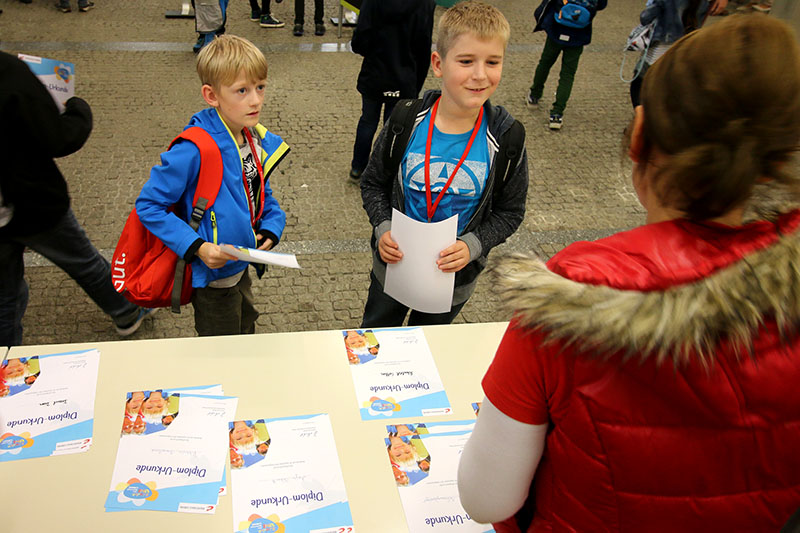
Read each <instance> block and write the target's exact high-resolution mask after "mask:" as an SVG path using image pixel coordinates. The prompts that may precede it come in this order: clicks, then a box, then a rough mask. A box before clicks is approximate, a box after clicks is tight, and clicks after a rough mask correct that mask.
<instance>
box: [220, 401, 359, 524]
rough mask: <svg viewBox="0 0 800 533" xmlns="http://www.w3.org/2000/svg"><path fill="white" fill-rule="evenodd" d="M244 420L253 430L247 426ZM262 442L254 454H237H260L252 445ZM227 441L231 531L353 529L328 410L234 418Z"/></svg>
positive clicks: (256, 446) (256, 445)
mask: <svg viewBox="0 0 800 533" xmlns="http://www.w3.org/2000/svg"><path fill="white" fill-rule="evenodd" d="M246 423H249V427H250V428H251V429H252V430H253V431H251V432H249V433H248V432H247V431H246V428H245V427H244V424H246ZM261 424H263V425H264V426H265V429H266V432H267V433H268V436H267V437H265V433H264V429H263V428H262V427H260V425H261ZM240 429H242V431H239V430H240ZM267 441H268V447H267V449H266V450H264V449H263V448H262V449H261V452H263V456H262V457H260V458H259V459H253V460H250V461H247V460H245V459H244V457H242V458H241V460H239V459H236V455H246V454H248V453H249V454H251V455H261V452H259V451H258V450H257V448H258V447H259V445H260V444H264V443H265V442H267ZM230 445H231V450H232V454H231V459H232V462H231V491H232V493H233V494H232V496H231V499H232V503H233V530H234V531H235V532H238V533H250V532H251V531H274V532H293V531H304V532H305V531H321V532H322V531H324V532H328V531H330V532H336V531H352V526H353V519H352V517H351V515H350V505H349V504H348V502H347V493H346V491H345V486H344V479H343V478H342V471H341V467H340V465H339V456H338V454H337V452H336V443H335V441H334V438H333V429H332V428H331V423H330V418H329V416H328V415H327V414H316V415H306V416H295V417H288V418H273V419H259V420H249V421H239V422H237V426H236V427H235V429H233V431H232V432H231V436H230ZM250 448H254V450H253V451H252V453H251V451H250ZM233 452H235V453H233ZM234 465H236V466H234ZM348 528H349V529H348Z"/></svg>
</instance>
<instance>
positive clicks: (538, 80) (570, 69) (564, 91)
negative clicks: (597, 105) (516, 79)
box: [531, 37, 583, 115]
mask: <svg viewBox="0 0 800 533" xmlns="http://www.w3.org/2000/svg"><path fill="white" fill-rule="evenodd" d="M562 52H563V56H562V57H561V74H560V76H559V78H558V89H556V101H555V102H553V107H552V108H551V109H550V114H553V115H563V114H564V109H566V107H567V100H569V95H570V94H571V93H572V84H573V83H574V82H575V72H577V70H578V61H580V59H581V54H582V53H583V46H563V45H561V44H559V43H557V42H556V41H554V40H552V39H551V38H550V37H548V38H547V40H546V41H545V42H544V50H542V57H541V58H539V64H538V65H537V66H536V73H535V74H534V75H533V85H531V96H532V97H533V98H537V99H538V98H541V97H542V93H543V92H544V82H546V81H547V76H548V74H550V68H551V67H552V66H553V64H554V63H555V62H556V59H558V54H561V53H562Z"/></svg>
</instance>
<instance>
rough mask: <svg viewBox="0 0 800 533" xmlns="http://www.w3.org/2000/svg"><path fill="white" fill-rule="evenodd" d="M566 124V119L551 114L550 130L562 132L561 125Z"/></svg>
mask: <svg viewBox="0 0 800 533" xmlns="http://www.w3.org/2000/svg"><path fill="white" fill-rule="evenodd" d="M563 123H564V117H563V116H562V115H557V114H555V113H550V129H551V130H560V129H561V125H562V124H563Z"/></svg>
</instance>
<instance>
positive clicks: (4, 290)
mask: <svg viewBox="0 0 800 533" xmlns="http://www.w3.org/2000/svg"><path fill="white" fill-rule="evenodd" d="M25 247H28V248H30V249H31V250H34V251H36V252H38V253H39V254H41V255H43V256H44V257H46V258H47V259H49V260H50V261H51V262H52V263H53V264H55V265H56V266H57V267H59V268H61V269H62V270H63V271H64V272H66V273H67V274H69V275H70V277H71V278H72V279H74V280H75V281H76V282H77V283H78V285H80V286H81V288H82V289H83V290H84V291H85V292H86V294H88V295H89V297H90V298H91V299H92V300H93V301H94V303H96V304H97V305H98V306H99V307H100V309H102V310H103V312H105V313H106V314H107V315H109V316H110V317H111V318H112V319H113V320H114V323H115V324H117V325H127V324H130V323H131V322H133V321H134V320H135V319H136V317H137V316H138V315H139V306H137V305H135V304H132V303H131V302H129V301H128V300H126V299H125V297H124V296H122V295H121V294H119V293H118V292H117V291H116V290H114V285H113V284H112V283H111V268H110V267H109V264H108V261H106V260H105V258H104V257H103V256H102V255H100V253H99V252H98V251H97V249H96V248H95V247H94V246H93V245H92V243H91V241H89V238H88V237H87V236H86V233H85V232H84V231H83V228H81V226H80V224H78V221H77V220H76V219H75V215H74V214H73V213H72V209H69V210H68V211H67V213H66V214H65V215H64V217H63V218H62V219H61V220H60V221H58V223H57V224H56V225H55V226H53V227H52V228H50V229H49V230H48V231H44V232H42V233H38V234H36V235H30V236H26V237H17V238H15V239H14V240H13V241H9V242H0V346H16V345H19V344H21V343H22V316H23V315H24V314H25V309H26V308H27V306H28V285H27V283H25V278H24V274H25V266H24V263H23V256H22V253H23V251H24V250H25ZM62 305H69V302H62Z"/></svg>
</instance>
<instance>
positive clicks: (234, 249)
mask: <svg viewBox="0 0 800 533" xmlns="http://www.w3.org/2000/svg"><path fill="white" fill-rule="evenodd" d="M222 249H223V251H224V252H225V253H226V254H231V255H232V256H234V257H235V258H237V259H240V260H242V261H249V262H251V263H263V264H265V265H277V266H282V267H287V268H300V265H299V264H298V263H297V257H296V256H295V255H294V254H279V253H278V252H268V251H265V250H256V249H254V248H242V247H240V246H233V245H230V244H223V245H222Z"/></svg>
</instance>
